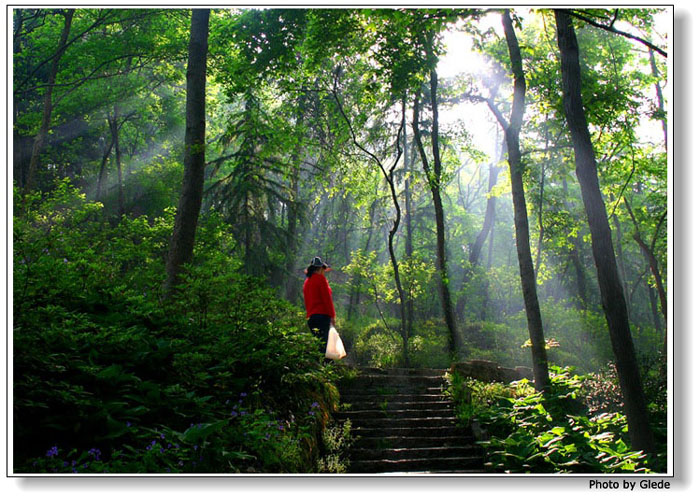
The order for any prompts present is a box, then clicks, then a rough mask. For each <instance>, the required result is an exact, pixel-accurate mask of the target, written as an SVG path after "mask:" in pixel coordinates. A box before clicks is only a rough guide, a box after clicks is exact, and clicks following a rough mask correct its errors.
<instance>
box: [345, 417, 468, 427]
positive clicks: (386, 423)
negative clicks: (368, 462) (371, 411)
mask: <svg viewBox="0 0 700 496" xmlns="http://www.w3.org/2000/svg"><path fill="white" fill-rule="evenodd" d="M351 422H352V425H353V427H357V428H360V427H369V428H375V429H387V428H408V429H419V428H422V427H451V426H453V425H455V424H456V422H457V418H456V417H449V416H441V417H406V418H377V417H372V418H358V419H354V420H351Z"/></svg>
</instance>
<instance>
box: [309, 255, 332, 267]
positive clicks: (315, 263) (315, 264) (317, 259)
mask: <svg viewBox="0 0 700 496" xmlns="http://www.w3.org/2000/svg"><path fill="white" fill-rule="evenodd" d="M309 266H311V267H323V268H324V269H328V268H329V267H330V265H328V264H325V263H323V260H321V257H314V258H313V260H311V263H310V264H309Z"/></svg>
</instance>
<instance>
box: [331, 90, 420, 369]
mask: <svg viewBox="0 0 700 496" xmlns="http://www.w3.org/2000/svg"><path fill="white" fill-rule="evenodd" d="M336 82H337V81H336ZM333 97H334V98H335V101H336V104H337V106H338V110H339V111H340V113H341V114H342V116H343V118H344V119H345V122H346V123H347V125H348V128H349V130H350V134H351V135H352V140H353V143H354V144H355V146H356V147H357V148H359V149H360V150H362V151H363V152H364V153H365V154H366V155H367V156H369V157H370V158H371V159H372V160H373V161H374V163H375V164H376V165H377V166H378V167H379V170H380V171H381V173H382V176H383V177H384V181H385V182H386V184H387V186H389V191H390V193H391V200H392V202H393V204H394V212H395V215H394V222H393V224H392V226H391V229H390V230H389V258H390V259H391V267H392V269H393V271H394V283H395V284H396V291H397V292H398V294H399V310H400V315H401V329H399V334H400V335H401V339H402V342H403V361H404V365H408V334H407V332H406V306H405V302H406V295H405V293H404V290H403V285H402V284H401V275H400V273H399V263H398V258H397V257H396V250H395V249H394V238H395V236H396V233H397V232H398V230H399V226H400V225H401V204H400V202H399V195H398V192H397V190H396V184H395V175H394V174H395V172H396V166H397V165H398V163H399V160H401V155H402V150H401V133H402V132H403V130H404V123H405V122H406V100H405V99H404V100H403V101H402V102H401V124H400V125H399V131H398V135H397V136H396V159H395V160H394V163H393V164H392V166H391V167H390V168H389V169H388V170H387V169H386V168H385V166H384V164H383V162H382V160H380V159H379V157H377V156H376V155H375V154H374V153H372V152H371V151H369V150H368V149H366V148H365V147H364V146H362V144H361V143H360V142H359V141H358V140H357V136H356V134H355V131H354V129H353V127H352V122H350V119H349V118H348V116H347V114H346V113H345V111H344V110H343V106H342V104H341V101H340V97H339V96H338V93H337V91H336V90H334V91H333Z"/></svg>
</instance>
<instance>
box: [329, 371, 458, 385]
mask: <svg viewBox="0 0 700 496" xmlns="http://www.w3.org/2000/svg"><path fill="white" fill-rule="evenodd" d="M348 382H349V383H351V384H352V385H353V386H356V387H375V386H381V387H389V386H406V385H411V386H440V385H442V384H444V383H445V379H444V378H443V377H442V376H440V375H415V376H411V375H383V374H368V375H361V376H358V377H355V378H353V379H352V380H350V381H348ZM341 385H342V383H341Z"/></svg>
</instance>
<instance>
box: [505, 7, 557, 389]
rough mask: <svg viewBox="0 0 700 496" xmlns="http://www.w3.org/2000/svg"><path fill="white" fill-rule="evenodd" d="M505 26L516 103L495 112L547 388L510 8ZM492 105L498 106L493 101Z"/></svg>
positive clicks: (536, 358)
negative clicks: (503, 137)
mask: <svg viewBox="0 0 700 496" xmlns="http://www.w3.org/2000/svg"><path fill="white" fill-rule="evenodd" d="M502 21H503V29H504V30H505V34H506V41H507V44H508V52H509V54H510V61H511V66H512V70H513V79H514V83H513V105H512V108H511V115H510V123H506V122H505V119H504V118H503V117H502V116H500V114H499V113H497V114H496V116H497V118H498V120H499V122H501V123H502V125H503V127H504V130H505V132H506V143H507V146H508V167H509V169H510V180H511V189H512V196H513V215H514V222H515V243H516V249H517V253H518V265H519V267H520V282H521V285H522V290H523V299H524V302H525V314H526V316H527V327H528V331H529V334H530V343H531V345H532V347H531V352H532V364H533V370H534V374H535V386H536V387H537V389H539V390H544V389H546V388H547V386H548V385H549V370H548V368H547V352H546V350H545V342H544V331H543V329H542V316H541V314H540V304H539V301H538V299H537V281H536V280H535V270H534V267H533V264H532V253H531V251H530V228H529V225H528V218H527V202H526V201H525V188H524V186H523V175H522V170H523V164H522V160H521V153H520V129H521V127H522V121H523V115H524V113H525V74H524V73H523V67H522V57H521V55H520V46H519V45H518V40H517V38H516V35H515V30H514V29H513V21H512V20H511V17H510V11H508V10H506V11H505V12H504V13H503V15H502ZM492 109H493V110H496V109H495V106H493V105H492Z"/></svg>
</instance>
